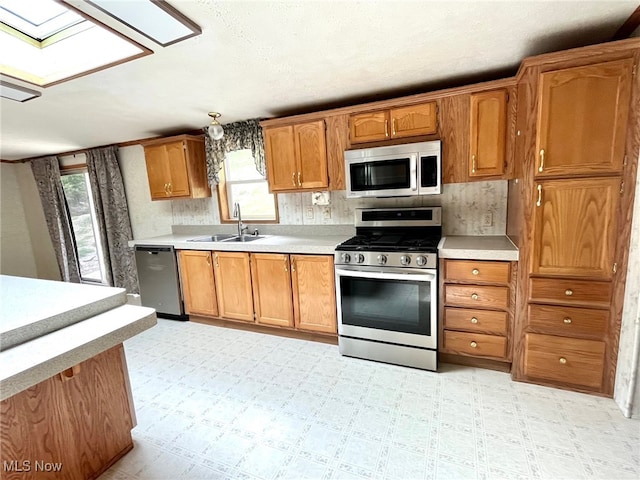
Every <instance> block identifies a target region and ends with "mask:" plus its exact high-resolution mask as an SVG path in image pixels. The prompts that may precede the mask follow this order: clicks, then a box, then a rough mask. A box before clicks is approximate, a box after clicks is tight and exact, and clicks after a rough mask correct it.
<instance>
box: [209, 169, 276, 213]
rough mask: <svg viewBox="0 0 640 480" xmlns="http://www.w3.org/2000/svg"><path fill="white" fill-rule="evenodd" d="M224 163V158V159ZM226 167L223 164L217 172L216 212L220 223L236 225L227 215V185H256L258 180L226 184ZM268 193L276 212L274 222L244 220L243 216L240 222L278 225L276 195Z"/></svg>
mask: <svg viewBox="0 0 640 480" xmlns="http://www.w3.org/2000/svg"><path fill="white" fill-rule="evenodd" d="M225 161H226V158H225ZM226 177H227V167H226V164H225V163H224V162H223V165H222V168H221V169H220V171H219V172H218V178H219V179H220V181H219V182H218V185H216V191H217V195H218V211H219V213H220V223H237V222H238V220H237V219H235V218H233V217H232V216H231V215H230V214H229V191H228V189H227V185H228V184H232V185H233V184H241V183H257V182H259V181H260V180H237V181H231V180H230V181H228V182H227V178H226ZM264 181H265V182H267V187H269V182H268V181H267V179H266V178H265V179H264ZM269 193H271V195H273V203H274V207H275V212H276V218H275V219H274V220H264V219H258V220H255V219H252V218H245V217H244V215H243V217H242V221H243V222H244V223H248V222H250V223H251V224H277V223H280V213H279V211H278V194H277V193H273V192H271V191H270V190H269Z"/></svg>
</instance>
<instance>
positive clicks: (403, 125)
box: [349, 102, 437, 143]
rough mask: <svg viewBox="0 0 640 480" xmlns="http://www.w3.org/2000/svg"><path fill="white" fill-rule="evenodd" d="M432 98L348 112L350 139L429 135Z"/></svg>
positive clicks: (433, 119) (433, 111)
mask: <svg viewBox="0 0 640 480" xmlns="http://www.w3.org/2000/svg"><path fill="white" fill-rule="evenodd" d="M436 110H437V108H436V102H426V103H419V104H416V105H409V106H406V107H397V108H391V109H389V110H378V111H375V112H366V113H356V114H353V115H350V116H349V140H350V141H351V143H366V142H376V141H384V140H389V139H392V138H405V137H415V136H419V135H431V134H433V133H436V131H437V120H436Z"/></svg>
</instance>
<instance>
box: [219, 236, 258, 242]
mask: <svg viewBox="0 0 640 480" xmlns="http://www.w3.org/2000/svg"><path fill="white" fill-rule="evenodd" d="M261 238H265V236H264V235H240V236H238V235H232V238H227V239H226V240H222V241H223V242H253V241H254V240H260V239H261Z"/></svg>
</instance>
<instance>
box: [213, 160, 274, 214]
mask: <svg viewBox="0 0 640 480" xmlns="http://www.w3.org/2000/svg"><path fill="white" fill-rule="evenodd" d="M223 166H224V168H223V169H222V170H221V171H220V183H219V184H218V199H219V205H220V219H221V221H222V222H235V221H236V220H235V219H234V218H233V206H234V204H236V203H239V204H240V207H241V210H242V220H243V221H248V222H258V223H277V222H278V204H277V198H276V195H274V194H272V193H269V185H268V183H267V180H266V178H264V177H263V176H262V175H261V174H260V173H259V172H258V171H257V170H256V164H255V161H254V159H253V155H252V153H251V150H249V149H245V150H236V151H234V152H229V153H227V155H226V157H225V159H224V163H223Z"/></svg>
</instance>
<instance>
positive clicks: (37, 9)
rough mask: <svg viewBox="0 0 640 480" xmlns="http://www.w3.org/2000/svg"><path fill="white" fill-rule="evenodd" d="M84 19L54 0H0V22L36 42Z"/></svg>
mask: <svg viewBox="0 0 640 480" xmlns="http://www.w3.org/2000/svg"><path fill="white" fill-rule="evenodd" d="M84 21H85V20H84V18H82V17H81V16H80V15H78V14H77V13H75V12H73V11H71V10H69V9H68V8H66V7H65V6H63V5H61V4H59V3H57V2H55V1H54V0H29V1H26V2H25V1H24V0H0V22H2V23H5V24H7V25H9V26H10V27H13V28H15V29H16V30H18V31H20V32H22V33H24V34H25V35H28V36H29V37H31V38H32V39H34V40H36V41H38V42H41V41H43V40H46V39H47V38H49V37H51V36H52V35H54V34H56V33H58V32H60V31H62V30H64V29H66V28H69V27H72V26H73V25H76V24H78V23H80V22H84Z"/></svg>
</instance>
